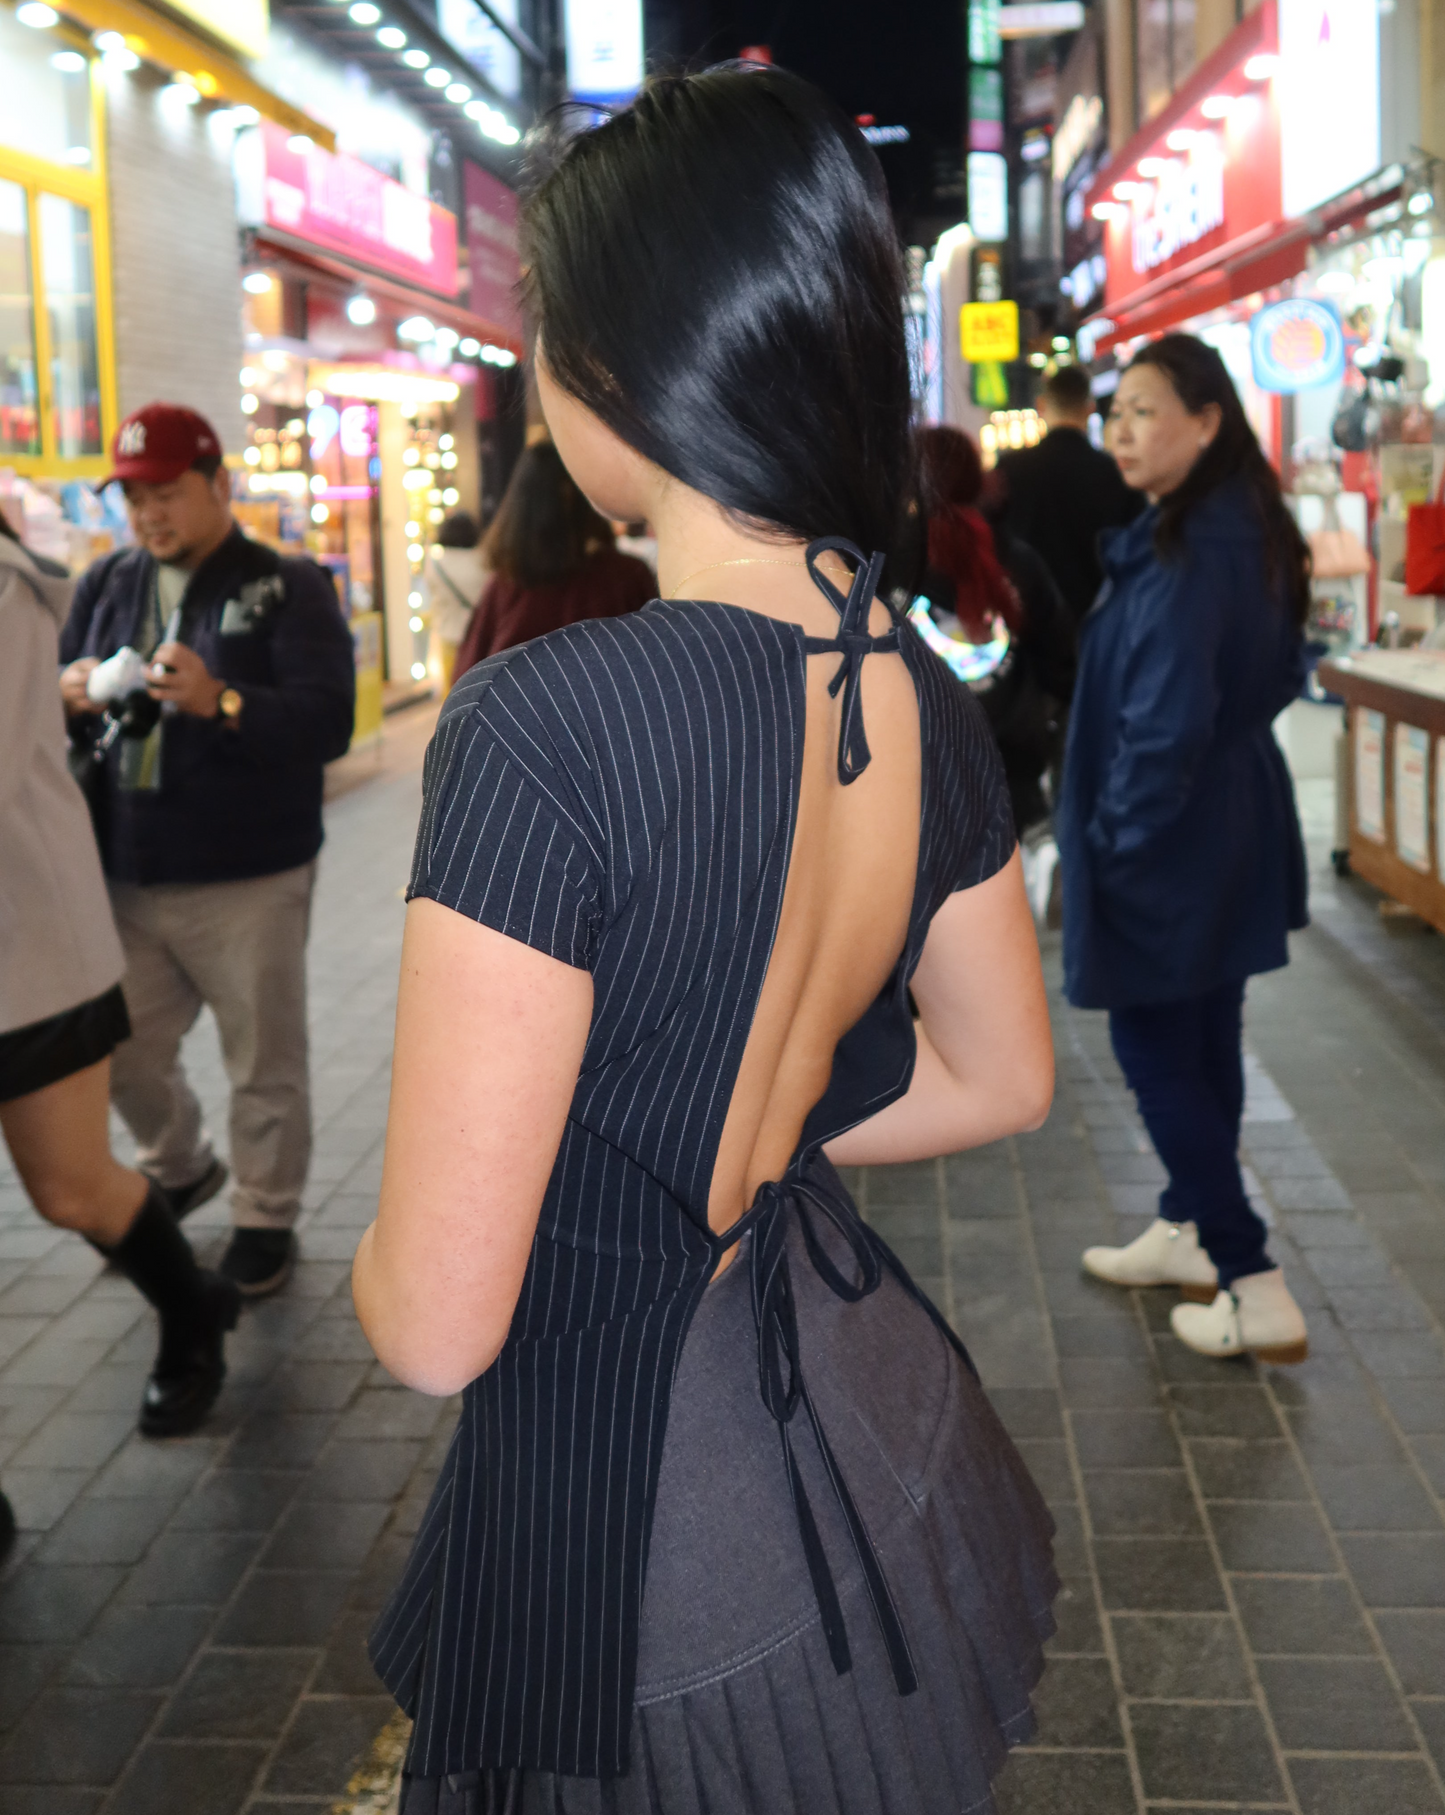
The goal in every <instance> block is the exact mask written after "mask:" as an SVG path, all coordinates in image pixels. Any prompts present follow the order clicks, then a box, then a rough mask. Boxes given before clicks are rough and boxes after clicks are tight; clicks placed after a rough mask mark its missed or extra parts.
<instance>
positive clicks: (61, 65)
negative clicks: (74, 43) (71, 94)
mask: <svg viewBox="0 0 1445 1815" xmlns="http://www.w3.org/2000/svg"><path fill="white" fill-rule="evenodd" d="M88 61H89V59H88V58H87V57H84V56H82V55H81V53H80V52H79V51H78V50H58V51H56V53H55V55H54V56H53V57H52V58H51V59H50V67H51V68H52V69H58V70H60V71H61V72H62V74H64V75H67V76H78V75H80V73H81V72H82V71H83V70H84V69H85V67H86V64H87V63H88Z"/></svg>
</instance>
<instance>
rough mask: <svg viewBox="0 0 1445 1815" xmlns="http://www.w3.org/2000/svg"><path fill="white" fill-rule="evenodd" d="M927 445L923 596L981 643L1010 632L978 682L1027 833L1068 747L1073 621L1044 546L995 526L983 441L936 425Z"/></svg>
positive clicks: (922, 453) (1044, 811)
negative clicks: (1002, 651)
mask: <svg viewBox="0 0 1445 1815" xmlns="http://www.w3.org/2000/svg"><path fill="white" fill-rule="evenodd" d="M918 451H919V468H920V479H921V483H922V493H923V501H924V509H925V512H926V514H927V521H928V572H927V575H926V576H925V580H924V584H923V588H922V592H923V596H924V597H926V598H927V599H928V600H929V601H930V603H931V604H932V605H933V606H934V607H935V611H936V612H937V611H939V610H942V611H947V612H952V613H953V614H954V615H955V616H956V617H957V619H958V621H959V625H960V627H961V628H962V630H963V632H964V633H965V635H966V636H967V637H968V639H969V641H970V642H971V643H974V644H983V643H987V642H988V640H989V638H990V636H991V635H992V631H991V628H990V626H991V625H992V624H993V623H995V622H999V623H1002V624H1003V625H1004V626H1005V627H1006V628H1007V631H1008V633H1009V639H1010V646H1009V652H1008V654H1007V655H1006V656H1005V657H1004V658H1003V659H1002V661H1001V662H1000V664H999V666H998V668H997V669H996V670H994V671H993V672H992V673H990V674H988V675H986V676H983V677H981V678H980V679H979V680H977V681H972V682H970V683H969V684H970V686H971V687H972V689H973V691H974V692H975V693H976V694H977V696H978V699H979V702H980V704H981V705H982V706H983V709H984V712H985V713H986V714H987V716H988V720H989V724H990V725H991V726H992V728H993V734H994V737H995V738H996V739H997V741H998V747H999V754H1000V755H1001V756H1002V757H1003V763H1004V773H1005V775H1006V776H1007V778H1008V791H1009V801H1010V803H1011V804H1012V807H1013V814H1014V828H1015V830H1016V831H1017V832H1019V833H1020V835H1022V834H1023V833H1024V832H1026V831H1027V830H1028V829H1029V828H1030V827H1031V826H1035V825H1038V824H1039V823H1040V822H1042V821H1043V820H1045V819H1047V818H1048V813H1049V803H1048V801H1047V800H1046V799H1045V797H1044V790H1043V778H1044V776H1045V775H1046V774H1047V772H1048V770H1049V768H1050V766H1051V765H1052V764H1053V763H1054V761H1055V760H1056V758H1057V756H1058V754H1059V751H1060V748H1061V745H1062V738H1061V736H1060V728H1061V725H1062V721H1063V715H1064V711H1065V708H1066V707H1067V705H1068V702H1069V697H1070V695H1071V694H1072V692H1073V688H1074V626H1073V621H1072V619H1071V618H1070V617H1069V613H1068V608H1067V607H1066V606H1065V604H1064V601H1063V599H1062V598H1061V597H1060V596H1059V589H1058V587H1057V586H1055V584H1054V581H1053V578H1052V576H1051V575H1050V573H1049V571H1048V569H1047V568H1046V567H1045V566H1044V564H1043V562H1042V561H1041V560H1040V559H1039V557H1038V555H1037V554H1036V553H1035V552H1034V550H1033V549H1031V548H1030V547H1028V546H1027V544H1026V543H1024V542H1022V541H1020V540H1019V538H1018V537H1017V536H1014V535H1012V534H1011V533H1010V532H1009V531H1008V530H1007V528H1006V527H1005V526H1003V525H995V524H994V523H993V521H992V511H993V501H992V499H991V497H990V495H989V494H988V493H987V491H986V488H985V484H984V470H983V462H982V460H981V459H980V458H979V452H978V448H977V445H976V444H975V443H974V441H973V439H972V438H971V437H970V436H968V435H966V434H965V433H964V432H963V431H962V429H956V428H945V427H933V428H926V429H924V430H922V431H921V433H920V434H919V437H918ZM924 628H925V630H926V626H925V627H924Z"/></svg>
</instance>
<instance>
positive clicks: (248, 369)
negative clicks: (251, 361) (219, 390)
mask: <svg viewBox="0 0 1445 1815" xmlns="http://www.w3.org/2000/svg"><path fill="white" fill-rule="evenodd" d="M259 376H260V374H259V373H258V372H257V370H256V368H255V367H254V366H242V367H241V389H242V390H244V391H249V390H250V388H251V386H252V385H253V384H255V382H256V380H257V378H258V377H259Z"/></svg>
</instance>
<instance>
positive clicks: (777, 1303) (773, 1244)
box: [717, 1158, 973, 1695]
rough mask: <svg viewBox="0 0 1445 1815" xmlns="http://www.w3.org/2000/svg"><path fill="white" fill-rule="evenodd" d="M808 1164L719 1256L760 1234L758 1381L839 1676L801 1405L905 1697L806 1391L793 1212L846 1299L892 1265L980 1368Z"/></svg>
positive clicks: (910, 1673) (835, 1621)
mask: <svg viewBox="0 0 1445 1815" xmlns="http://www.w3.org/2000/svg"><path fill="white" fill-rule="evenodd" d="M806 1163H807V1162H806V1158H800V1159H799V1160H797V1161H795V1162H794V1164H793V1166H792V1167H790V1168H789V1171H788V1173H787V1175H786V1176H785V1177H784V1178H782V1179H780V1180H778V1181H777V1182H776V1183H773V1184H767V1185H764V1186H762V1188H761V1189H760V1190H759V1192H758V1195H757V1197H756V1199H755V1200H754V1202H753V1204H752V1206H751V1208H750V1209H749V1210H748V1211H747V1213H746V1214H745V1215H744V1216H743V1217H742V1218H740V1220H739V1221H738V1222H736V1223H734V1224H733V1226H732V1228H731V1229H729V1230H728V1231H727V1233H726V1235H724V1236H723V1237H721V1238H720V1239H719V1240H718V1241H717V1248H718V1251H719V1252H721V1251H722V1250H723V1249H725V1248H729V1247H731V1246H732V1245H733V1243H734V1242H736V1241H738V1240H740V1239H741V1237H742V1236H744V1235H747V1234H751V1236H752V1238H753V1239H752V1247H751V1251H750V1255H749V1261H750V1269H751V1276H752V1294H753V1315H754V1317H755V1318H756V1320H757V1326H758V1380H759V1384H760V1386H761V1389H762V1396H763V1403H764V1404H765V1405H766V1406H767V1408H768V1410H769V1411H770V1412H771V1413H772V1415H773V1417H774V1418H775V1419H776V1420H777V1424H778V1432H779V1435H780V1436H781V1438H782V1445H783V1463H784V1466H785V1467H786V1469H787V1471H788V1487H789V1490H790V1492H791V1494H792V1500H793V1508H794V1511H795V1512H796V1513H797V1517H798V1535H799V1536H800V1538H801V1539H802V1542H803V1554H804V1556H805V1557H806V1559H807V1563H808V1574H809V1576H810V1577H811V1579H812V1583H813V1593H814V1595H815V1596H816V1598H817V1602H818V1612H819V1614H820V1615H821V1617H822V1624H823V1633H824V1636H825V1638H826V1639H827V1642H828V1653H829V1656H830V1657H831V1658H832V1660H833V1668H834V1669H835V1670H836V1671H837V1672H838V1674H839V1676H846V1675H847V1673H848V1672H849V1671H850V1670H851V1669H852V1667H853V1658H852V1653H851V1651H850V1650H849V1647H848V1633H847V1630H846V1627H845V1626H844V1622H843V1609H842V1606H841V1604H840V1602H839V1600H838V1590H837V1586H836V1584H835V1583H834V1581H833V1572H832V1569H831V1568H830V1566H829V1563H828V1556H827V1552H826V1551H825V1550H824V1548H823V1540H822V1538H821V1536H820V1535H819V1532H818V1526H817V1521H816V1520H815V1518H814V1517H813V1508H812V1504H811V1502H810V1501H809V1499H808V1493H807V1489H806V1487H805V1486H804V1484H803V1478H802V1475H801V1473H800V1472H799V1469H798V1463H797V1458H796V1456H795V1455H794V1453H793V1440H792V1421H793V1415H794V1413H795V1412H796V1411H797V1410H798V1407H799V1406H802V1407H803V1409H804V1410H805V1411H806V1413H807V1415H808V1422H809V1423H810V1424H811V1426H812V1428H813V1435H814V1437H815V1438H816V1440H817V1444H818V1453H819V1455H820V1456H821V1457H822V1461H823V1468H824V1471H825V1473H826V1474H827V1477H828V1481H829V1485H830V1486H831V1487H832V1489H833V1492H834V1494H835V1496H836V1497H837V1501H838V1507H839V1510H840V1511H841V1513H842V1515H843V1520H844V1523H845V1524H846V1525H847V1527H848V1534H849V1536H850V1537H851V1538H852V1540H853V1548H854V1550H855V1551H856V1553H857V1556H858V1562H859V1565H860V1567H861V1569H862V1571H863V1579H864V1581H865V1582H866V1584H867V1586H868V1597H869V1599H870V1600H871V1601H872V1603H873V1611H874V1614H875V1615H876V1617H877V1620H878V1625H879V1629H880V1631H881V1632H882V1634H883V1643H884V1646H885V1648H886V1649H887V1652H888V1661H889V1664H890V1665H891V1666H892V1670H893V1680H894V1681H895V1683H896V1684H897V1685H898V1692H899V1694H900V1695H911V1694H912V1693H913V1691H914V1690H915V1689H916V1688H917V1687H918V1673H917V1670H916V1669H915V1667H914V1663H913V1654H912V1652H911V1650H910V1649H909V1645H908V1637H907V1634H906V1633H905V1632H904V1630H903V1622H902V1620H901V1619H900V1618H899V1614H898V1607H897V1604H896V1603H895V1601H894V1599H893V1594H892V1591H891V1589H890V1588H889V1586H888V1582H887V1579H886V1577H885V1576H884V1574H883V1566H882V1564H881V1563H880V1562H879V1560H878V1553H877V1552H876V1551H875V1549H874V1548H873V1541H872V1539H871V1538H870V1537H869V1535H868V1528H867V1526H866V1525H865V1524H864V1523H863V1515H862V1514H861V1513H860V1512H859V1511H858V1507H857V1504H856V1503H855V1501H854V1499H853V1495H852V1493H851V1492H850V1491H849V1487H848V1483H847V1482H846V1481H845V1480H844V1478H843V1474H842V1471H841V1470H840V1469H839V1467H838V1463H837V1459H836V1458H835V1456H834V1454H833V1450H832V1446H831V1445H830V1444H829V1442H828V1438H827V1434H826V1433H825V1431H824V1429H823V1425H822V1421H821V1420H820V1418H819V1417H818V1412H817V1408H816V1407H815V1406H814V1404H813V1400H812V1397H811V1395H810V1394H809V1392H808V1387H807V1382H806V1381H805V1380H804V1378H803V1364H802V1356H801V1351H800V1347H799V1342H798V1317H797V1305H796V1302H795V1300H794V1296H793V1282H792V1276H791V1273H790V1270H789V1264H788V1218H789V1215H790V1213H791V1214H794V1215H796V1216H797V1218H798V1223H799V1226H800V1228H801V1230H802V1235H803V1241H804V1244H805V1246H806V1248H807V1251H808V1258H809V1260H810V1261H811V1262H812V1264H813V1267H814V1270H815V1271H816V1272H817V1273H818V1275H819V1277H820V1278H821V1279H822V1280H823V1282H824V1283H825V1284H826V1285H827V1286H828V1287H829V1289H830V1290H831V1291H833V1292H835V1293H836V1294H837V1296H838V1297H839V1298H841V1299H843V1300H844V1302H845V1303H848V1304H856V1303H857V1302H858V1301H859V1300H860V1299H863V1298H867V1297H868V1296H869V1294H870V1293H872V1292H876V1291H877V1289H878V1286H879V1284H880V1283H881V1281H882V1278H883V1269H884V1267H885V1266H886V1267H887V1268H888V1270H889V1271H890V1272H891V1273H893V1274H894V1276H895V1277H896V1278H897V1279H898V1281H899V1283H900V1284H901V1285H902V1286H903V1287H904V1288H905V1289H906V1290H907V1291H908V1293H909V1295H910V1296H911V1297H912V1298H914V1299H915V1300H916V1301H917V1302H918V1303H919V1304H920V1305H922V1306H923V1308H924V1309H925V1310H926V1311H927V1312H928V1314H929V1316H930V1317H931V1318H932V1319H933V1321H934V1323H935V1324H936V1325H937V1326H938V1328H939V1329H940V1330H941V1331H942V1332H943V1334H944V1335H945V1336H946V1337H947V1339H948V1341H949V1343H950V1344H951V1345H952V1346H953V1348H954V1349H956V1350H957V1351H958V1353H959V1354H960V1355H961V1356H962V1357H963V1360H964V1361H965V1362H966V1363H967V1365H968V1367H969V1368H970V1370H972V1369H973V1363H972V1361H971V1360H970V1359H969V1355H968V1351H967V1350H966V1349H965V1348H964V1346H963V1344H962V1343H961V1342H960V1341H959V1340H958V1337H957V1336H956V1335H955V1334H954V1333H953V1331H952V1330H951V1329H950V1328H949V1326H948V1324H947V1323H946V1322H945V1321H944V1319H943V1317H942V1316H941V1315H940V1313H939V1311H938V1310H937V1308H936V1307H935V1306H934V1305H933V1303H932V1302H931V1301H930V1300H929V1299H928V1298H927V1297H926V1296H925V1294H924V1293H922V1292H920V1291H919V1289H918V1287H917V1286H916V1285H914V1283H913V1281H912V1280H911V1279H910V1278H909V1276H908V1273H907V1271H906V1270H905V1268H904V1267H903V1265H902V1263H901V1262H900V1261H899V1260H898V1259H897V1257H896V1256H895V1255H894V1254H893V1252H892V1250H891V1249H890V1248H889V1247H888V1245H887V1244H886V1243H885V1242H884V1241H883V1240H882V1238H881V1237H880V1236H879V1235H877V1234H876V1233H875V1232H874V1231H873V1230H872V1229H870V1228H869V1227H868V1225H867V1224H866V1223H865V1222H863V1220H862V1219H861V1217H860V1216H859V1215H858V1212H857V1211H856V1210H855V1209H854V1207H853V1205H852V1203H851V1202H850V1201H849V1200H848V1199H847V1198H846V1197H845V1196H843V1195H842V1194H841V1193H840V1192H838V1191H836V1190H835V1189H833V1187H832V1186H831V1185H830V1184H829V1183H828V1182H827V1180H826V1179H825V1178H823V1177H818V1178H812V1177H805V1176H804V1168H805V1166H806ZM814 1212H817V1213H819V1214H821V1215H823V1216H824V1217H826V1218H827V1219H828V1221H829V1222H830V1223H831V1224H832V1226H833V1228H834V1229H836V1230H837V1231H838V1233H839V1234H840V1235H841V1236H842V1237H843V1239H844V1240H845V1241H846V1243H847V1244H848V1247H849V1249H850V1250H851V1253H852V1257H853V1260H854V1262H855V1263H856V1265H857V1270H858V1277H857V1279H856V1280H853V1279H850V1278H848V1277H847V1275H846V1274H844V1273H843V1272H841V1271H840V1270H839V1269H838V1267H836V1266H835V1265H834V1263H833V1259H832V1257H831V1256H830V1255H829V1253H828V1251H827V1249H826V1248H825V1247H824V1246H823V1244H822V1242H821V1241H820V1240H819V1237H818V1231H817V1228H816V1227H815V1225H814V1222H813V1215H814Z"/></svg>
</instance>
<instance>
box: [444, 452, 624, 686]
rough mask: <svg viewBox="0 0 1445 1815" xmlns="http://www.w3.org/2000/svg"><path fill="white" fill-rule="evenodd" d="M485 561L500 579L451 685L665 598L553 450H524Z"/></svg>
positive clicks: (486, 597)
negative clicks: (592, 622) (505, 657)
mask: <svg viewBox="0 0 1445 1815" xmlns="http://www.w3.org/2000/svg"><path fill="white" fill-rule="evenodd" d="M482 554H483V557H484V559H485V561H486V563H487V565H488V567H490V568H491V570H492V578H491V579H490V580H489V581H488V583H487V586H486V590H485V591H484V592H483V593H482V596H481V600H480V602H479V604H478V605H477V608H476V610H475V611H474V612H473V613H472V621H471V625H470V627H469V628H468V630H467V634H466V637H465V639H464V640H463V642H462V646H461V648H460V649H459V650H458V651H457V664H456V672H455V674H454V676H453V685H455V684H456V682H457V681H459V680H460V679H461V677H462V676H463V675H464V674H465V673H466V672H467V670H468V669H469V668H474V667H475V666H476V664H477V663H478V662H484V661H485V660H486V659H487V657H488V656H490V655H496V654H497V653H498V652H499V651H501V650H503V649H511V648H514V647H515V646H516V645H517V644H518V643H528V642H530V641H531V640H532V638H533V637H540V636H545V635H546V634H547V632H548V631H549V630H560V629H561V628H562V627H563V625H564V624H580V623H581V622H582V620H583V619H584V618H617V617H621V616H622V614H623V613H624V612H628V611H637V610H638V609H639V608H640V607H641V606H643V605H646V604H647V603H648V602H649V600H651V599H654V598H656V597H657V578H656V576H655V574H654V573H653V571H652V569H651V568H650V567H649V566H648V565H647V563H646V562H645V561H639V560H638V559H637V557H636V556H635V555H624V554H620V553H619V552H618V550H617V549H616V548H615V547H614V546H613V534H612V525H611V524H610V523H609V522H608V521H607V520H606V518H605V517H601V516H599V515H598V514H597V512H596V511H595V510H593V508H592V506H591V505H590V504H589V503H588V502H587V500H586V499H585V498H584V497H583V496H582V493H581V492H580V491H578V489H577V486H576V484H575V482H574V481H573V479H572V476H571V474H570V473H569V472H568V471H567V469H566V467H565V466H563V464H562V461H561V458H560V457H559V455H558V453H557V450H556V448H554V447H553V446H552V444H551V442H550V441H537V442H534V443H533V444H532V446H531V447H529V448H526V449H524V450H523V453H522V457H521V459H520V460H518V462H517V466H516V470H515V471H514V472H513V474H512V477H511V481H510V482H509V484H508V486H507V489H506V492H505V493H504V495H503V497H502V502H501V503H500V504H499V505H498V507H497V514H496V516H495V517H494V518H493V519H492V525H491V528H490V529H489V530H488V531H487V533H486V535H485V536H484V537H483V539H482Z"/></svg>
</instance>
